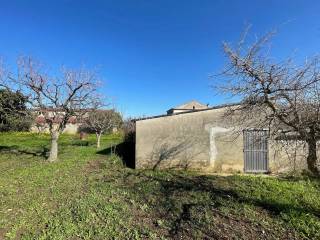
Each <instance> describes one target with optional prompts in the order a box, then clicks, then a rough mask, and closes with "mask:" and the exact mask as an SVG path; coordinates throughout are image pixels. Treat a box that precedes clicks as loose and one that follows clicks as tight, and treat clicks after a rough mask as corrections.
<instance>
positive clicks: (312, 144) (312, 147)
mask: <svg viewBox="0 0 320 240" xmlns="http://www.w3.org/2000/svg"><path fill="white" fill-rule="evenodd" d="M310 133H311V137H310V138H309V139H308V140H307V144H308V157H307V164H308V169H309V171H310V172H312V173H313V174H315V175H320V172H319V169H318V167H317V140H316V138H315V134H313V131H312V130H311V132H310Z"/></svg>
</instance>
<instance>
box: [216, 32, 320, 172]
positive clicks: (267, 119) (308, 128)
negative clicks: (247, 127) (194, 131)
mask: <svg viewBox="0 0 320 240" xmlns="http://www.w3.org/2000/svg"><path fill="white" fill-rule="evenodd" d="M246 33H247V31H245V34H244V35H243V37H242V38H241V39H240V41H239V43H238V44H237V45H235V46H231V45H230V44H228V43H224V44H223V49H224V53H225V55H226V57H227V59H228V64H227V66H226V68H225V69H224V70H223V72H222V74H223V76H224V77H225V76H226V77H228V78H229V80H228V81H226V80H225V79H224V81H223V82H222V83H221V82H220V83H219V84H218V85H217V86H216V87H217V89H218V90H219V91H220V92H222V93H227V94H231V95H232V96H235V97H237V98H240V99H242V101H241V104H239V105H238V106H236V107H232V108H230V111H229V112H228V113H229V114H231V115H233V116H238V120H239V119H240V120H241V122H240V124H246V122H254V124H255V126H261V127H265V126H271V128H270V130H271V134H273V135H275V136H280V135H282V136H283V135H288V136H294V137H296V138H298V139H300V140H302V141H305V142H306V143H307V145H308V156H307V165H308V169H309V170H310V171H311V172H312V173H314V174H316V175H319V168H318V166H317V142H318V140H319V139H320V65H319V63H320V57H319V56H316V57H313V58H312V59H310V60H308V61H306V62H305V63H303V64H300V65H295V64H293V60H292V58H289V59H287V60H286V61H280V62H276V61H275V60H274V59H273V58H271V57H270V55H269V53H270V49H269V47H268V45H267V44H268V43H269V42H270V39H271V37H272V36H273V35H274V33H268V34H266V35H265V36H263V37H262V38H260V39H257V40H256V41H255V42H254V43H253V44H246V41H245V39H246V35H247V34H246Z"/></svg>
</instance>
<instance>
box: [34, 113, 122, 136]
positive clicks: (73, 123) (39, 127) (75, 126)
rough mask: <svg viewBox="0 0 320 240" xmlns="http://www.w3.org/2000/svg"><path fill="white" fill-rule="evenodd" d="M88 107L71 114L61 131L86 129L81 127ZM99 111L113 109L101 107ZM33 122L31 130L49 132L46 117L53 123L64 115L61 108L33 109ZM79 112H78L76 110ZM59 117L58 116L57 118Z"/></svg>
mask: <svg viewBox="0 0 320 240" xmlns="http://www.w3.org/2000/svg"><path fill="white" fill-rule="evenodd" d="M90 111H91V110H90V109H85V110H82V113H83V114H75V116H71V117H70V118H69V120H68V122H67V124H66V126H65V129H64V130H63V133H67V134H76V133H78V132H80V131H88V129H85V128H83V127H82V126H83V124H84V120H85V119H86V117H87V116H88V113H89V112H90ZM100 111H114V110H111V109H102V110H100ZM32 112H33V115H34V122H33V124H32V125H31V129H30V131H31V132H42V133H48V132H49V125H48V123H47V122H46V119H52V120H53V122H54V123H55V124H58V123H59V122H60V121H61V118H62V116H63V115H64V112H63V110H61V111H59V110H58V111H57V109H52V108H48V109H41V110H40V109H33V110H32ZM77 113H80V112H77ZM59 117H60V118H59ZM117 131H118V128H117V127H114V128H113V129H112V132H117Z"/></svg>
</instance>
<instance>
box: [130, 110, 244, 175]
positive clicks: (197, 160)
mask: <svg viewBox="0 0 320 240" xmlns="http://www.w3.org/2000/svg"><path fill="white" fill-rule="evenodd" d="M223 111H224V109H213V110H208V111H200V112H192V113H185V114H180V115H172V116H168V117H162V118H154V119H148V120H141V121H137V122H136V167H137V168H155V167H158V168H163V167H165V168H171V167H172V168H174V167H181V168H202V169H208V170H212V171H228V170H237V171H241V170H242V169H243V159H242V141H240V138H238V139H236V140H234V136H233V135H232V136H231V131H232V128H231V126H228V124H227V123H226V122H224V121H222V115H223Z"/></svg>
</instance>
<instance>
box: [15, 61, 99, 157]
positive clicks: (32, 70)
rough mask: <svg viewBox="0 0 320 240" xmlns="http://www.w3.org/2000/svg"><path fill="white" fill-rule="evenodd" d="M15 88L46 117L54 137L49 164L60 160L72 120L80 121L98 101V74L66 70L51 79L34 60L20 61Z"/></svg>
mask: <svg viewBox="0 0 320 240" xmlns="http://www.w3.org/2000/svg"><path fill="white" fill-rule="evenodd" d="M10 79H11V83H12V85H11V86H14V87H18V88H19V90H20V91H21V92H23V93H24V95H25V96H27V97H28V102H29V104H30V105H31V106H32V107H33V108H34V109H36V110H38V111H39V112H41V113H43V116H44V120H45V122H46V124H48V127H49V131H50V135H51V148H50V153H49V158H48V160H49V161H50V162H54V161H56V160H57V158H58V139H59V136H60V134H61V133H62V132H63V130H64V129H65V127H66V124H67V123H68V121H69V119H70V118H71V117H74V116H76V117H77V118H80V117H81V116H83V115H84V114H85V113H86V112H87V111H88V109H89V108H90V107H91V106H93V105H94V103H95V102H96V99H97V93H96V87H97V76H96V74H95V73H94V72H91V71H88V70H85V69H80V70H70V69H65V68H63V69H62V71H61V74H60V75H57V76H55V77H50V76H48V75H47V74H45V73H44V72H43V71H41V68H40V65H39V64H38V63H36V62H35V61H34V60H33V59H31V58H28V57H22V58H20V59H19V60H18V74H17V76H11V77H10Z"/></svg>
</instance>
